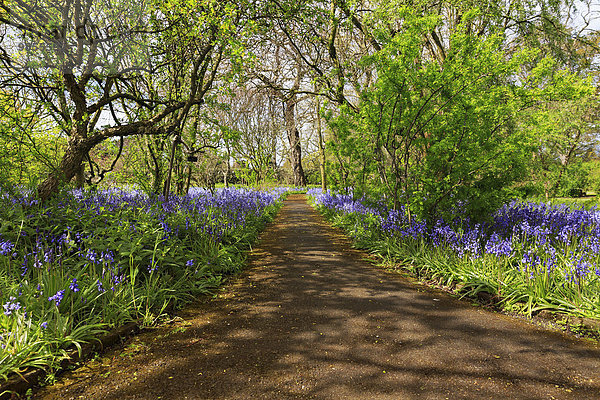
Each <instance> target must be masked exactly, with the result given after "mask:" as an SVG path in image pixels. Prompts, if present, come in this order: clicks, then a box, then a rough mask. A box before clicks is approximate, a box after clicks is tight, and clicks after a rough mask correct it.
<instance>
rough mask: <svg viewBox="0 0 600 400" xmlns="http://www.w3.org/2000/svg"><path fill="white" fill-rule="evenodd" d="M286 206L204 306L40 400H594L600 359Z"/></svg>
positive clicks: (592, 348) (292, 199)
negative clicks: (389, 264)
mask: <svg viewBox="0 0 600 400" xmlns="http://www.w3.org/2000/svg"><path fill="white" fill-rule="evenodd" d="M364 257H365V254H364V253H361V252H359V251H357V250H354V249H352V248H351V247H350V243H349V241H348V240H347V239H346V238H345V237H344V236H343V235H341V234H340V233H339V232H337V231H336V230H335V229H333V228H331V227H330V226H329V225H328V224H327V223H326V222H325V221H324V220H323V219H322V218H321V217H320V216H319V215H318V214H317V213H316V212H315V211H314V210H313V209H312V208H311V207H310V206H308V205H307V203H306V199H305V197H304V196H303V195H291V196H289V197H288V200H287V201H286V203H285V207H284V208H282V209H281V211H280V212H279V215H278V217H277V218H276V220H275V221H274V222H273V223H272V224H271V225H269V226H268V227H267V229H266V230H265V232H264V233H263V235H262V236H261V239H260V242H259V243H258V244H257V247H256V248H255V249H254V251H253V252H252V253H251V254H250V256H249V265H248V268H246V269H245V270H244V272H243V273H241V274H240V275H239V276H238V277H237V278H236V279H234V280H233V281H232V282H231V283H230V284H228V285H227V286H226V287H225V288H224V289H223V290H222V291H220V292H219V295H218V296H216V297H215V298H213V299H204V300H200V301H198V302H197V303H195V304H193V305H191V306H190V307H188V308H186V309H185V310H183V311H181V312H180V313H179V316H180V317H181V318H180V319H179V318H178V319H177V320H176V321H175V322H173V323H172V324H170V325H166V326H163V327H160V328H158V329H154V330H151V331H145V332H143V333H142V334H140V335H137V336H135V337H133V338H130V339H129V340H128V341H127V342H126V343H125V344H123V345H122V346H120V347H117V348H113V349H111V350H109V351H108V352H107V353H105V354H104V355H103V356H101V357H98V358H97V359H95V360H93V361H91V362H88V363H87V364H86V365H84V366H83V367H81V368H79V369H77V370H75V371H71V372H69V373H66V374H64V375H62V376H61V377H60V379H59V380H58V381H57V384H55V385H53V386H49V387H46V388H43V389H41V390H40V391H39V392H38V393H37V394H36V395H35V396H34V397H33V399H35V400H42V399H43V400H49V399H61V400H62V399H106V400H108V399H111V400H117V399H119V400H121V399H149V400H150V399H152V400H153V399H296V398H297V399H304V398H306V399H578V400H582V399H599V398H600V347H598V345H595V344H593V343H590V342H588V341H584V340H579V339H575V338H572V337H568V336H566V335H563V334H562V333H560V332H554V331H549V330H544V329H542V328H539V327H536V326H535V325H533V324H530V323H527V322H524V321H521V320H518V319H515V318H511V317H509V316H505V315H501V314H496V313H492V312H489V311H486V310H484V309H482V308H481V307H475V306H473V305H472V304H470V302H466V301H460V300H457V299H455V298H452V297H450V296H449V295H447V294H445V293H443V292H441V291H437V290H434V289H428V288H426V287H424V286H421V285H419V284H416V283H411V282H410V281H408V280H407V279H405V278H403V277H402V276H401V275H399V274H394V273H389V272H386V271H384V270H383V269H382V268H380V267H377V266H374V265H372V263H369V262H368V261H366V260H365V259H364Z"/></svg>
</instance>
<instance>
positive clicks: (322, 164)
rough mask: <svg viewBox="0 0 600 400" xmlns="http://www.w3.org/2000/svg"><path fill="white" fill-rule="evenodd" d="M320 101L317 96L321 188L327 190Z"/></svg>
mask: <svg viewBox="0 0 600 400" xmlns="http://www.w3.org/2000/svg"><path fill="white" fill-rule="evenodd" d="M320 108H321V106H320V102H319V98H318V97H317V133H318V135H319V137H318V141H319V168H320V169H321V189H322V190H323V191H326V190H327V173H326V171H325V146H324V145H323V130H322V126H321V110H320Z"/></svg>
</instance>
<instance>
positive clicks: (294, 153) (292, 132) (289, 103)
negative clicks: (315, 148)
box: [284, 94, 306, 186]
mask: <svg viewBox="0 0 600 400" xmlns="http://www.w3.org/2000/svg"><path fill="white" fill-rule="evenodd" d="M296 102H297V100H296V95H295V94H293V95H290V97H289V98H288V99H286V100H285V111H284V118H285V127H286V130H287V136H288V141H289V143H290V160H291V163H292V170H293V177H294V185H295V186H306V176H305V175H304V169H303V168H302V148H301V147H300V132H299V131H298V128H297V127H296V118H295V110H296Z"/></svg>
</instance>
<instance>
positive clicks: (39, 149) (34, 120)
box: [0, 91, 66, 187]
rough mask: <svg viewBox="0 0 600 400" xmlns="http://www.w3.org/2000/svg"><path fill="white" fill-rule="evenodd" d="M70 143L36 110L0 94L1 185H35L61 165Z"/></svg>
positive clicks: (4, 93) (1, 92) (2, 93)
mask: <svg viewBox="0 0 600 400" xmlns="http://www.w3.org/2000/svg"><path fill="white" fill-rule="evenodd" d="M65 147H66V140H65V138H64V137H62V136H61V135H60V134H59V133H58V131H57V130H55V129H50V130H49V131H48V130H47V127H46V126H44V125H43V124H42V123H41V122H40V120H39V117H38V116H37V115H36V113H35V111H34V110H33V109H31V108H29V107H27V106H26V105H23V104H21V103H20V102H18V101H16V99H15V97H14V96H11V95H9V94H8V93H6V92H4V91H0V182H2V184H3V185H4V186H5V187H13V186H17V185H22V186H26V187H29V186H32V185H34V184H36V183H37V182H39V180H40V179H41V178H43V177H44V175H45V174H46V173H47V172H48V171H49V170H53V169H55V168H56V167H57V166H58V163H59V160H60V157H61V156H62V154H63V152H64V148H65Z"/></svg>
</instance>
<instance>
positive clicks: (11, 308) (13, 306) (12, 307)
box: [3, 296, 21, 316]
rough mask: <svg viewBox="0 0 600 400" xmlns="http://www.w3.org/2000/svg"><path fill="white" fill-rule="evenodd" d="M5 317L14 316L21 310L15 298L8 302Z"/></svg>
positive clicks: (5, 306)
mask: <svg viewBox="0 0 600 400" xmlns="http://www.w3.org/2000/svg"><path fill="white" fill-rule="evenodd" d="M3 307H4V315H7V316H9V315H12V313H13V312H15V311H19V310H20V309H21V304H19V302H18V301H17V299H16V298H15V297H12V296H11V297H10V298H9V299H8V302H6V303H5V304H4V306H3Z"/></svg>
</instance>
